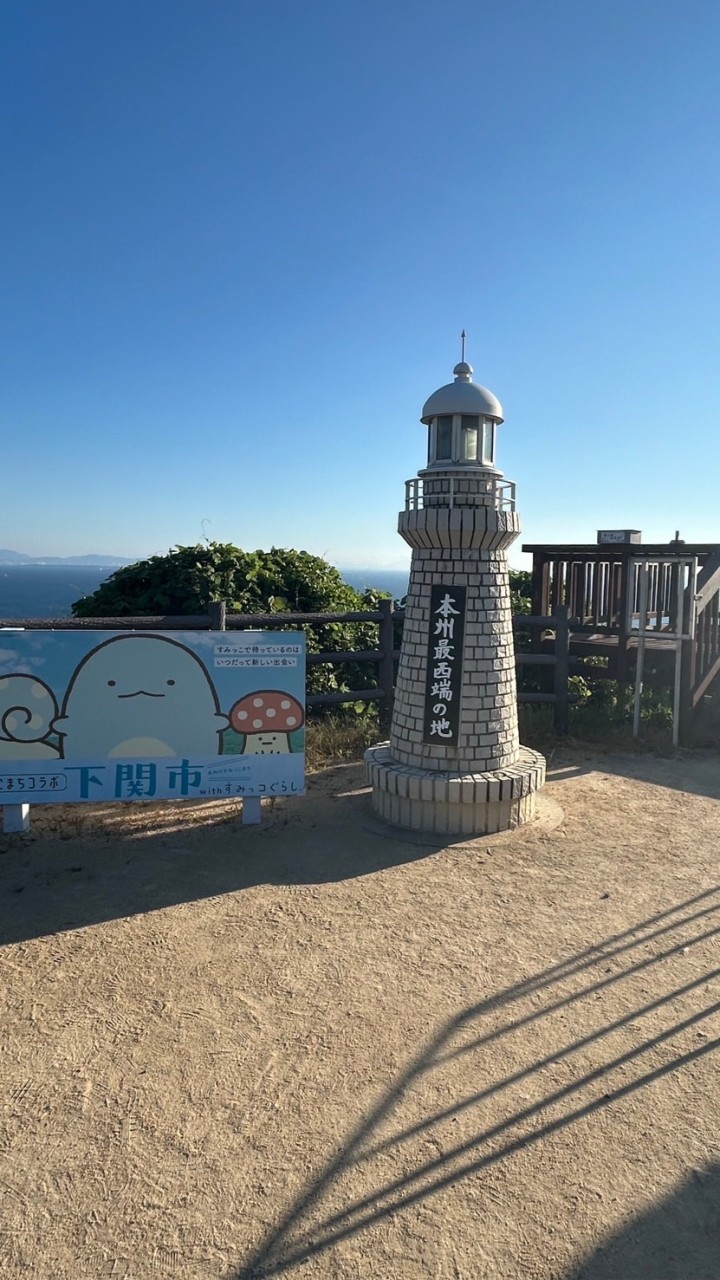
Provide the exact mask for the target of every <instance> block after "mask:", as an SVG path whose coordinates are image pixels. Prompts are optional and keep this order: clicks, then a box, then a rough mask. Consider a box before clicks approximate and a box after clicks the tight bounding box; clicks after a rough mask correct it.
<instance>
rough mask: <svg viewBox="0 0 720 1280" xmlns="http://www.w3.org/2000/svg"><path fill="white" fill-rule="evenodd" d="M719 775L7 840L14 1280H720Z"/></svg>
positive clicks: (571, 760) (296, 806)
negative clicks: (468, 807)
mask: <svg viewBox="0 0 720 1280" xmlns="http://www.w3.org/2000/svg"><path fill="white" fill-rule="evenodd" d="M719 801H720V758H719V757H717V756H713V757H710V756H708V757H705V758H696V759H687V760H660V759H653V758H651V757H641V756H639V757H627V758H625V757H602V758H599V757H598V758H589V757H585V756H577V755H575V756H572V755H569V754H568V755H566V756H564V757H562V758H560V757H557V756H556V757H555V759H554V761H553V770H552V773H551V781H550V783H549V785H548V787H547V789H546V791H545V793H544V797H543V804H542V813H541V818H540V821H539V822H538V823H537V824H535V825H534V826H533V827H532V828H531V829H527V828H526V829H524V830H523V831H521V832H520V833H519V834H514V835H509V836H501V837H493V838H491V839H487V838H486V839H480V840H475V841H471V842H465V843H458V844H454V845H451V846H448V847H445V848H441V847H439V845H438V844H437V843H433V842H432V841H431V840H429V839H415V838H414V837H409V836H407V837H406V836H405V835H403V834H401V833H398V832H393V831H392V830H391V829H390V828H385V827H382V826H381V824H379V823H378V822H377V821H376V820H375V819H374V818H373V816H372V813H371V811H370V808H369V802H368V797H367V793H366V791H365V790H364V784H363V781H362V774H361V771H360V770H359V769H358V768H356V767H346V768H342V769H338V770H335V771H332V772H330V773H328V774H325V775H322V776H320V777H318V778H316V779H315V781H314V783H313V785H312V788H311V791H310V794H309V796H308V797H307V798H306V799H305V800H295V801H291V802H289V803H287V804H285V805H282V806H281V805H278V806H277V807H276V808H275V810H274V811H273V813H272V814H271V815H270V814H268V815H266V821H265V824H264V825H263V827H262V828H260V829H257V830H252V829H243V828H242V827H241V826H240V825H239V824H238V822H237V818H236V814H235V813H234V812H233V811H232V810H231V809H223V808H222V807H218V806H209V807H197V808H192V807H188V808H180V807H179V806H170V805H168V806H157V807H154V808H140V807H137V808H134V809H129V808H128V807H123V808H115V807H108V808H106V809H95V810H80V809H74V810H49V809H48V810H45V811H44V812H42V811H38V815H37V816H36V817H35V818H34V825H33V832H32V834H31V835H30V836H29V837H13V838H9V837H2V836H0V854H1V855H2V856H0V885H1V887H2V894H1V896H0V903H1V904H2V905H1V907H0V943H2V946H0V980H1V981H2V987H3V1003H2V1008H3V1021H2V1030H1V1032H0V1082H1V1084H2V1101H1V1103H0V1152H1V1153H2V1154H1V1157H0V1200H2V1202H3V1214H2V1219H1V1222H0V1274H2V1276H3V1277H4V1280H16V1278H18V1280H19V1278H20V1277H26V1276H28V1277H30V1276H31V1277H33V1280H79V1278H85V1277H88V1278H92V1280H97V1278H99V1277H105V1276H111V1277H117V1278H118V1280H123V1278H125V1280H146V1278H147V1280H151V1278H155V1277H159V1278H162V1277H166V1276H167V1277H177V1278H179V1280H230V1278H232V1280H240V1277H250V1276H254V1275H257V1276H260V1275H268V1276H282V1275H286V1274H287V1275H292V1276H293V1277H307V1278H310V1277H313V1278H319V1277H323V1278H326V1277H331V1278H332V1280H335V1278H336V1277H337V1278H338V1280H346V1278H347V1280H356V1278H357V1277H362V1278H363V1280H364V1278H365V1277H372V1278H375V1277H377V1278H379V1280H395V1278H396V1277H397V1280H420V1278H421V1277H422V1278H424V1277H432V1278H436V1280H505V1278H507V1280H521V1278H522V1280H579V1278H580V1277H582V1280H717V1277H718V1276H719V1275H720V1151H719V1145H720V1141H719V1139H718V1126H717V1104H718V1085H719V1081H720V1076H719V1073H718V1062H719V1061H720V1056H718V1055H717V1054H716V1053H715V1052H714V1051H715V1050H716V1049H717V1048H718V1046H719V1045H720V1013H719V1012H718V1010H719V1009H720V948H719V947H718V937H719V936H720V874H719V872H718V850H719V848H720V803H719Z"/></svg>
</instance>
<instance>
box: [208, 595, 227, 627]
mask: <svg viewBox="0 0 720 1280" xmlns="http://www.w3.org/2000/svg"><path fill="white" fill-rule="evenodd" d="M208 615H209V618H210V630H211V631H224V630H225V620H226V618H227V605H226V603H225V601H224V600H211V601H210V604H209V605H208Z"/></svg>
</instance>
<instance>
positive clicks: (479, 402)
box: [420, 360, 503, 422]
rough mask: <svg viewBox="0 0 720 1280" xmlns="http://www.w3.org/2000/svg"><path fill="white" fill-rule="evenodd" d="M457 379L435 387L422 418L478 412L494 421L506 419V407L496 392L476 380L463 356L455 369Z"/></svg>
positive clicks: (426, 419) (422, 419)
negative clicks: (504, 415) (504, 414)
mask: <svg viewBox="0 0 720 1280" xmlns="http://www.w3.org/2000/svg"><path fill="white" fill-rule="evenodd" d="M453 373H454V374H455V381H454V382H448V383H447V384H446V385H445V386H444V387H439V388H438V390H437V391H433V393H432V395H431V396H430V397H429V399H427V400H426V401H425V404H424V405H423V411H422V415H421V418H420V421H421V422H430V419H431V418H437V417H439V416H440V415H441V414H445V413H477V414H480V415H482V416H483V417H485V418H493V419H494V420H495V422H502V421H503V409H502V405H501V404H500V401H499V400H498V399H497V396H494V395H493V393H492V391H488V389H487V387H481V386H480V384H479V383H478V382H473V380H472V375H473V367H472V365H471V364H467V362H466V361H465V360H461V361H460V364H456V365H455V368H454V369H453Z"/></svg>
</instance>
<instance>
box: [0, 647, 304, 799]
mask: <svg viewBox="0 0 720 1280" xmlns="http://www.w3.org/2000/svg"><path fill="white" fill-rule="evenodd" d="M304 720H305V637H304V635H303V634H302V633H300V632H295V631H293V632H278V631H272V632H265V631H235V632H229V631H178V632H172V631H167V632H165V631H163V632H147V631H105V632H102V631H93V632H90V631H64V630H63V631H10V630H8V631H2V630H0V805H2V804H22V803H24V802H25V803H26V802H28V801H29V802H30V803H32V804H42V803H54V804H75V803H77V802H79V801H80V802H82V801H108V800H180V799H196V800H197V799H211V798H222V797H228V796H263V795H281V794H283V793H288V792H294V793H295V794H297V793H299V792H302V791H303V790H304V785H305V784H304V774H305V754H304V751H305V739H304V728H303V725H304Z"/></svg>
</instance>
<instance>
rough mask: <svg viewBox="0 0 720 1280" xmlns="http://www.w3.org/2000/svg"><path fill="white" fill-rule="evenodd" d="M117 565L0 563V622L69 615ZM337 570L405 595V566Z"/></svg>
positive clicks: (360, 584)
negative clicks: (398, 567) (75, 603)
mask: <svg viewBox="0 0 720 1280" xmlns="http://www.w3.org/2000/svg"><path fill="white" fill-rule="evenodd" d="M120 567H121V566H119V565H118V564H111V565H99V564H93V565H88V564H81V565H72V564H42V563H30V564H28V563H27V562H23V563H21V564H3V565H0V622H2V621H3V620H5V619H8V618H16V619H22V618H69V617H71V616H72V609H71V606H72V605H73V604H74V602H75V601H76V600H80V599H81V598H82V597H83V596H88V595H92V593H93V592H94V591H96V590H97V588H98V587H99V586H100V584H101V583H102V582H106V581H107V579H108V578H109V577H110V576H111V575H112V574H113V573H115V572H116V571H117V569H118V568H120ZM338 572H339V573H340V574H341V575H342V577H343V579H344V581H345V582H347V583H349V585H350V586H351V587H355V588H356V590H358V591H363V590H365V589H367V588H373V589H374V590H376V591H387V592H389V593H390V595H392V597H393V599H394V600H399V599H401V598H402V597H403V596H404V595H406V594H407V589H408V580H409V576H410V571H409V569H408V570H405V571H404V570H402V569H373V568H369V569H343V568H339V570H338Z"/></svg>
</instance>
